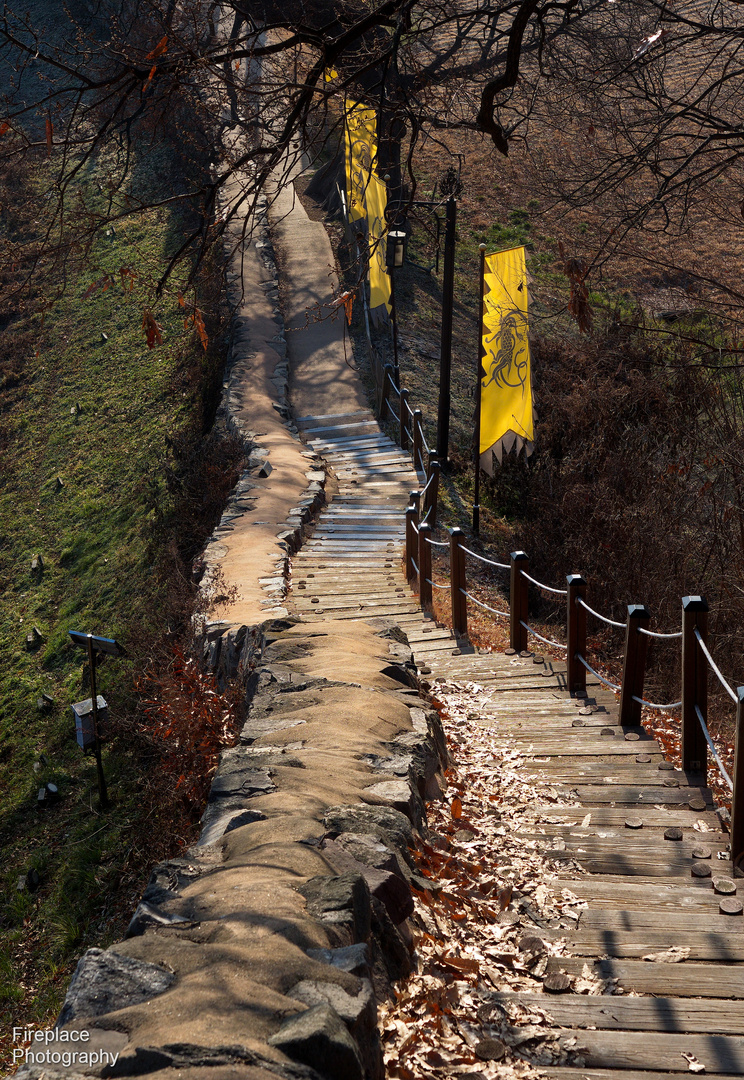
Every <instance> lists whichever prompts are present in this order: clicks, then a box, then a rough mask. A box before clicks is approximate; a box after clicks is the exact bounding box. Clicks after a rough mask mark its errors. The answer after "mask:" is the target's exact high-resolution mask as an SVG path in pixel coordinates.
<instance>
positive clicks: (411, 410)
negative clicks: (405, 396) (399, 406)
mask: <svg viewBox="0 0 744 1080" xmlns="http://www.w3.org/2000/svg"><path fill="white" fill-rule="evenodd" d="M406 408H407V409H408V415H409V416H410V418H411V420H413V409H412V408H411V406H410V405H409V404H408V402H407V401H406ZM408 434H409V435H410V436H411V438H413V432H412V431H409V433H408Z"/></svg>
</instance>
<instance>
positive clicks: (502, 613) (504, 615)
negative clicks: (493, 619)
mask: <svg viewBox="0 0 744 1080" xmlns="http://www.w3.org/2000/svg"><path fill="white" fill-rule="evenodd" d="M460 592H461V593H462V595H463V596H467V598H468V600H472V601H473V603H474V604H477V605H478V607H482V608H485V609H486V611H491V612H493V614H494V615H500V616H501V618H502V619H508V618H509V612H508V611H497V610H496V608H492V607H489V605H488V604H484V603H483V601H482V600H479V599H478V598H477V597H475V596H472V595H471V594H470V593H469V592H467V590H465V589H460Z"/></svg>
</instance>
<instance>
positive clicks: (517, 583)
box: [509, 551, 530, 652]
mask: <svg viewBox="0 0 744 1080" xmlns="http://www.w3.org/2000/svg"><path fill="white" fill-rule="evenodd" d="M509 559H510V560H511V577H510V579H509V611H510V613H511V617H510V629H509V644H510V645H511V647H512V649H516V650H517V652H524V651H525V650H526V649H527V631H526V630H525V628H524V627H523V626H522V623H523V622H527V613H528V612H527V605H528V596H527V589H528V585H527V578H524V577H522V571H523V570H524V571H525V572H528V571H529V568H530V560H529V556H528V555H527V553H526V552H525V551H512V553H511V555H510V556H509Z"/></svg>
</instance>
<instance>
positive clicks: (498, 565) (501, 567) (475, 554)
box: [460, 544, 510, 570]
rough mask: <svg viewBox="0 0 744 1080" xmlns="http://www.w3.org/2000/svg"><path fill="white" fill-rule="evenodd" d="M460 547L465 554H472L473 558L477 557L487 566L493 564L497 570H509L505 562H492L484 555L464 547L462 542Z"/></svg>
mask: <svg viewBox="0 0 744 1080" xmlns="http://www.w3.org/2000/svg"><path fill="white" fill-rule="evenodd" d="M460 547H461V548H462V550H463V551H464V552H465V554H466V555H472V556H473V558H474V559H478V561H479V562H482V563H486V564H487V565H488V566H495V567H496V568H497V570H509V569H510V567H509V565H508V564H507V563H502V562H494V560H493V559H487V558H486V557H485V555H479V554H478V552H477V551H471V550H470V548H466V547H465V545H464V544H461V545H460Z"/></svg>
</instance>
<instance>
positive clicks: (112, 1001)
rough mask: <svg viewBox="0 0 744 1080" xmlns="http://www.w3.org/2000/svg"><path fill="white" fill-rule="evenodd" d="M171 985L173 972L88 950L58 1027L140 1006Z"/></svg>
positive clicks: (80, 963)
mask: <svg viewBox="0 0 744 1080" xmlns="http://www.w3.org/2000/svg"><path fill="white" fill-rule="evenodd" d="M174 981H175V975H174V974H173V973H172V972H170V971H166V970H165V969H164V968H161V967H158V966H157V965H156V964H148V963H145V961H143V960H136V959H135V958H134V957H132V956H123V955H120V954H119V953H116V952H113V951H112V950H111V949H107V950H105V951H104V950H103V949H88V951H87V952H86V953H84V955H83V956H82V957H81V959H80V960H79V961H78V965H77V967H76V968H75V973H74V975H73V976H72V979H71V981H70V986H69V989H68V991H67V995H66V997H65V1001H64V1005H63V1006H62V1012H61V1013H60V1014H59V1019H58V1021H57V1024H58V1026H60V1027H61V1026H62V1025H64V1024H69V1023H71V1022H72V1021H73V1020H79V1019H91V1018H92V1017H94V1016H103V1015H105V1014H106V1013H109V1012H113V1011H114V1010H115V1009H125V1008H128V1007H129V1006H130V1005H140V1004H141V1003H142V1002H143V1001H149V999H150V998H153V997H156V996H157V995H158V994H162V993H164V992H165V991H166V990H167V989H168V987H169V986H171V985H172V983H173V982H174Z"/></svg>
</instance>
